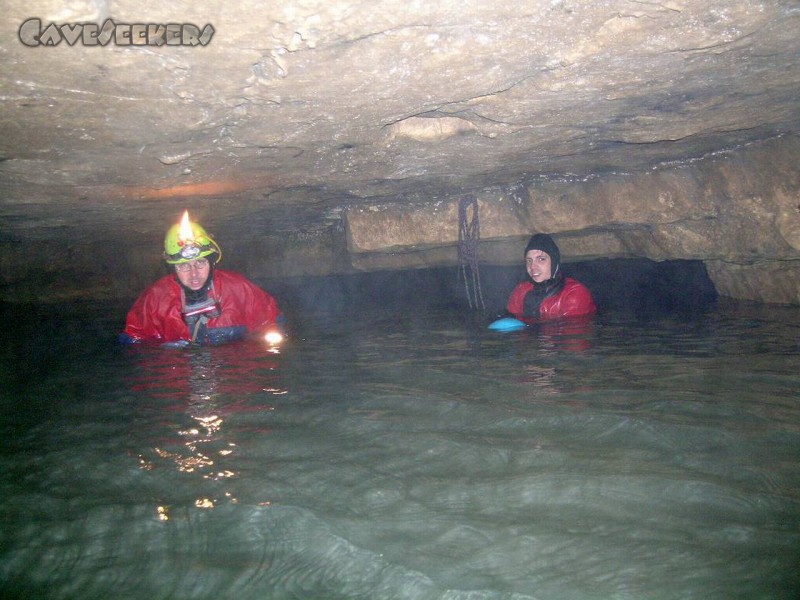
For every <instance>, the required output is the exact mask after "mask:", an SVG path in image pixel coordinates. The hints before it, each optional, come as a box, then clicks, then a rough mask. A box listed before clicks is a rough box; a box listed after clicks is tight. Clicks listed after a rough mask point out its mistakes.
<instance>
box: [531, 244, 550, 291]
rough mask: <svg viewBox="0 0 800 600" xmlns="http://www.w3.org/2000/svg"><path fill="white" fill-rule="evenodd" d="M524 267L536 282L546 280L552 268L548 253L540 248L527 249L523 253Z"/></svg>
mask: <svg viewBox="0 0 800 600" xmlns="http://www.w3.org/2000/svg"><path fill="white" fill-rule="evenodd" d="M525 268H526V269H527V271H528V275H530V278H531V279H533V280H534V281H535V282H536V283H542V282H543V281H547V280H548V279H550V276H551V273H550V270H551V268H552V263H551V262H550V255H549V254H548V253H547V252H543V251H541V250H529V251H528V253H527V254H526V255H525Z"/></svg>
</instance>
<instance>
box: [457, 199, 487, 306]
mask: <svg viewBox="0 0 800 600" xmlns="http://www.w3.org/2000/svg"><path fill="white" fill-rule="evenodd" d="M470 207H471V208H472V218H471V219H468V217H467V213H468V210H469V209H470ZM480 239H481V229H480V221H479V220H478V199H477V198H476V197H475V196H467V197H465V198H461V200H459V202H458V263H459V267H460V269H459V278H460V276H461V274H463V275H464V291H465V292H466V294H467V302H469V307H470V308H478V307H479V304H480V308H481V309H485V308H486V306H485V305H484V303H483V292H481V274H480V267H479V266H478V241H480ZM467 268H469V271H470V275H469V276H468V275H467ZM470 280H471V287H470ZM473 305H474V306H473Z"/></svg>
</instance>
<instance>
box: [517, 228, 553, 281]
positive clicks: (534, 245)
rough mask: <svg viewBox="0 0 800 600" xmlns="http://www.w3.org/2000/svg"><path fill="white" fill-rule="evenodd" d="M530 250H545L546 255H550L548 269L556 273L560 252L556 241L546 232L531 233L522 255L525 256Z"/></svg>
mask: <svg viewBox="0 0 800 600" xmlns="http://www.w3.org/2000/svg"><path fill="white" fill-rule="evenodd" d="M531 250H541V251H542V252H547V255H548V256H549V257H550V270H551V273H552V274H553V275H555V274H556V272H557V271H558V267H559V265H560V264H561V252H560V251H559V249H558V246H556V243H555V242H554V241H553V238H551V237H550V236H549V235H547V234H546V233H537V234H535V235H533V236H532V237H531V239H530V241H529V242H528V245H527V246H525V254H524V255H523V256H525V257H527V256H528V252H530V251H531Z"/></svg>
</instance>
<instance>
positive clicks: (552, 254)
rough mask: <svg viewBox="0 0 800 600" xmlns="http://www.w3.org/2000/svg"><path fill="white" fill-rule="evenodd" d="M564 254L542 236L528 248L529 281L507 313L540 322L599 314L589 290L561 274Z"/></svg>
mask: <svg viewBox="0 0 800 600" xmlns="http://www.w3.org/2000/svg"><path fill="white" fill-rule="evenodd" d="M560 267H561V253H560V251H559V249H558V246H557V245H556V243H555V242H554V241H553V239H552V238H551V237H550V236H549V235H546V234H543V233H538V234H536V235H534V236H533V237H531V239H530V241H529V242H528V245H527V247H526V248H525V268H526V271H527V273H528V281H523V282H522V283H520V284H519V285H517V287H515V288H514V290H513V291H512V292H511V296H509V298H508V304H507V305H506V310H507V311H508V312H509V313H510V314H511V315H512V316H514V317H515V318H517V319H519V320H521V321H525V322H532V321H536V320H548V319H559V318H564V317H580V316H586V315H591V314H594V313H595V312H597V307H596V306H595V304H594V300H593V299H592V294H591V292H589V290H588V288H586V286H584V285H583V284H581V283H579V282H578V281H576V280H574V279H572V278H569V277H564V275H563V273H561V268H560Z"/></svg>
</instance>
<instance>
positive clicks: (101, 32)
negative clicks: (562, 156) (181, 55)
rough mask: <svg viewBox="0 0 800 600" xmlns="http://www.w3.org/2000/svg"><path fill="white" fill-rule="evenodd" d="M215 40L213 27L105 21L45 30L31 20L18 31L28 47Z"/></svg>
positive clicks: (191, 43)
mask: <svg viewBox="0 0 800 600" xmlns="http://www.w3.org/2000/svg"><path fill="white" fill-rule="evenodd" d="M213 36H214V27H213V26H212V25H206V26H205V27H203V29H202V30H201V29H200V28H199V27H197V26H196V25H192V24H189V23H184V24H178V23H168V24H166V25H158V24H153V23H133V24H129V23H115V22H114V21H112V20H111V19H106V20H105V21H104V22H103V24H102V25H98V24H97V23H66V24H64V25H56V24H55V23H50V24H49V25H47V26H46V27H44V28H42V21H41V19H35V18H34V19H28V20H27V21H25V22H24V23H23V24H22V25H21V26H20V28H19V40H20V41H21V42H22V43H23V44H25V45H26V46H32V47H35V46H58V45H59V44H60V43H61V42H66V43H67V45H69V46H74V45H75V44H81V45H83V46H105V45H107V44H110V43H111V42H113V43H114V44H115V45H117V46H205V45H206V44H208V43H209V42H210V41H211V38H212V37H213Z"/></svg>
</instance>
